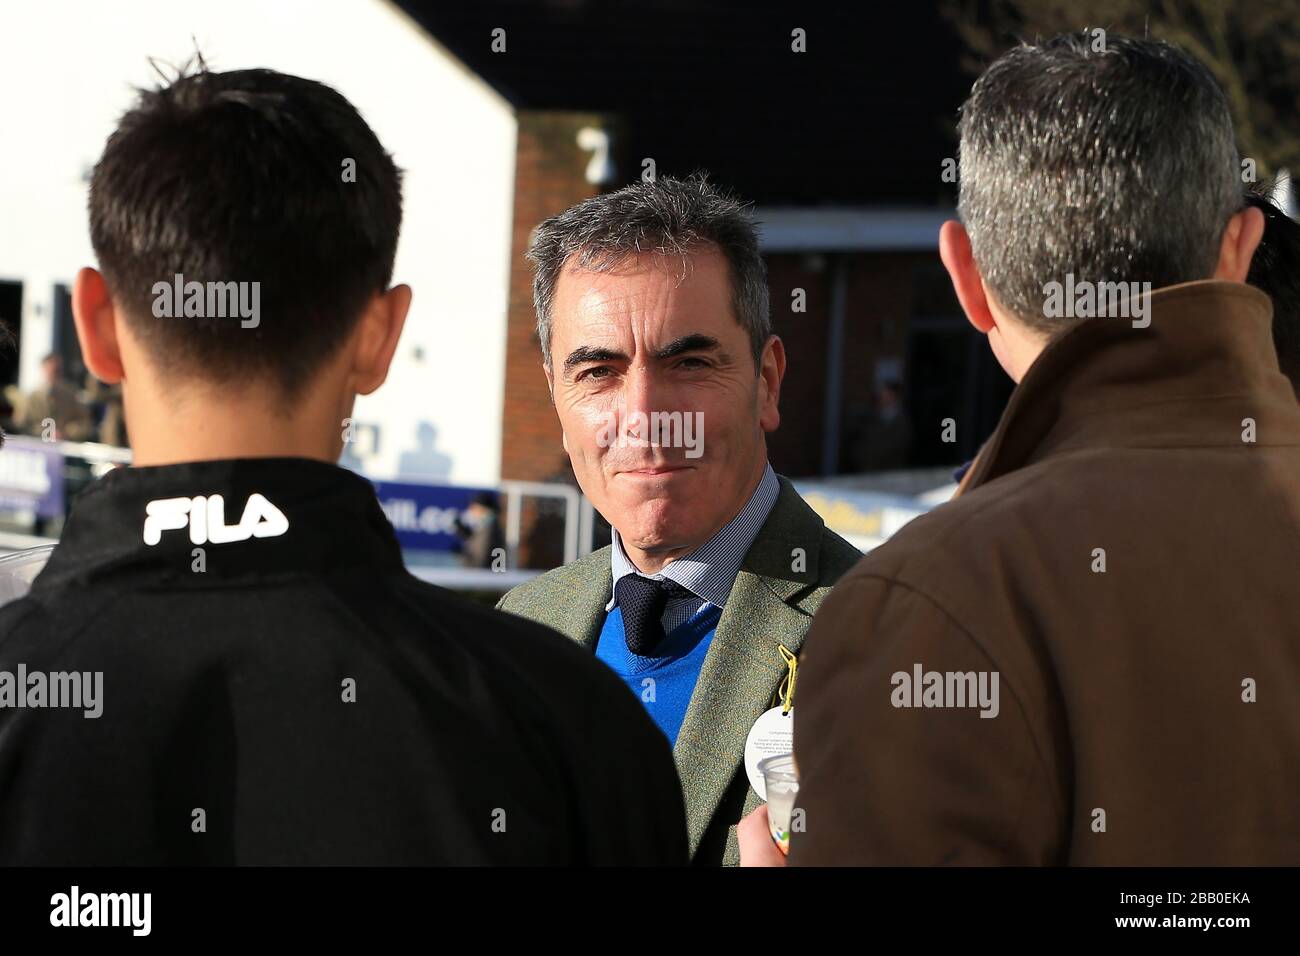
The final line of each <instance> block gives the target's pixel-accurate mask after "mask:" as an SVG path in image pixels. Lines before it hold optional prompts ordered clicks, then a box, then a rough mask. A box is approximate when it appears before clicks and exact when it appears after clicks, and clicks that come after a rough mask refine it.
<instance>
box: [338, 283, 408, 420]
mask: <svg viewBox="0 0 1300 956" xmlns="http://www.w3.org/2000/svg"><path fill="white" fill-rule="evenodd" d="M410 310H411V287H410V286H409V285H397V286H393V288H391V289H389V290H388V291H387V292H384V293H382V294H380V295H376V296H375V297H374V298H373V299H371V300H370V304H369V305H368V306H367V307H366V311H365V313H364V314H363V315H362V316H361V321H360V322H358V323H357V328H356V331H355V332H354V333H353V351H352V381H353V388H354V389H355V391H356V393H357V394H358V395H369V394H370V393H371V392H373V391H374V390H375V389H377V388H379V386H380V385H383V384H384V381H385V380H386V379H387V378H388V369H389V366H391V365H392V364H393V355H394V354H396V352H397V340H398V339H400V338H401V337H402V328H403V327H404V326H405V325H406V315H407V313H408V312H409V311H410Z"/></svg>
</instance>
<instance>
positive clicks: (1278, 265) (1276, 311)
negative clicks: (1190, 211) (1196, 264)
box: [1246, 193, 1300, 397]
mask: <svg viewBox="0 0 1300 956" xmlns="http://www.w3.org/2000/svg"><path fill="white" fill-rule="evenodd" d="M1246 202H1247V204H1249V205H1251V206H1254V207H1255V208H1256V209H1258V210H1259V211H1260V212H1262V213H1263V214H1264V238H1263V239H1261V240H1260V243H1259V248H1258V249H1256V250H1255V257H1254V258H1253V259H1251V260H1250V274H1249V275H1247V276H1246V281H1247V282H1249V283H1250V284H1251V285H1253V286H1255V287H1256V288H1257V289H1260V290H1261V291H1263V292H1266V293H1268V296H1269V298H1270V299H1272V300H1273V345H1274V346H1275V347H1276V348H1277V360H1278V365H1279V366H1281V368H1282V373H1283V374H1284V375H1286V377H1287V378H1289V379H1291V385H1292V387H1293V388H1294V389H1295V393H1296V396H1297V397H1300V223H1298V222H1296V221H1295V220H1294V219H1292V218H1291V217H1290V216H1288V215H1287V214H1286V213H1284V212H1283V211H1282V210H1281V209H1279V208H1278V207H1277V206H1275V205H1273V203H1272V202H1270V201H1269V200H1268V199H1267V198H1265V197H1264V196H1261V195H1259V194H1258V193H1248V194H1247V195H1246Z"/></svg>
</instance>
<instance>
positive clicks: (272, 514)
mask: <svg viewBox="0 0 1300 956" xmlns="http://www.w3.org/2000/svg"><path fill="white" fill-rule="evenodd" d="M144 513H145V519H144V543H145V544H149V545H154V544H157V543H158V542H159V541H161V540H162V533H163V532H164V531H179V530H180V529H181V528H185V527H188V528H189V529H190V540H191V541H193V542H194V543H195V544H207V543H208V542H209V541H211V542H212V543H213V544H228V543H230V542H232V541H245V540H247V539H248V538H274V537H278V536H279V535H282V534H284V533H285V532H286V531H288V530H289V519H288V518H286V517H285V516H284V512H283V511H281V510H280V509H279V508H277V507H276V506H275V505H273V504H271V502H269V501H267V500H266V498H265V497H264V496H262V495H259V494H257V493H256V492H254V493H253V494H251V495H249V496H248V502H247V504H245V505H244V516H243V517H242V518H240V519H239V524H234V525H227V524H226V499H225V498H223V497H222V496H221V495H209V496H207V497H204V496H203V495H197V496H195V497H193V498H159V499H157V500H156V501H151V502H149V503H148V504H147V505H145V506H144Z"/></svg>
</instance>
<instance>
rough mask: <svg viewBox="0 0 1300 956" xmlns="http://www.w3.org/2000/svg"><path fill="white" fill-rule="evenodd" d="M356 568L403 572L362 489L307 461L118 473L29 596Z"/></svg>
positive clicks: (97, 492) (366, 488) (75, 514)
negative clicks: (88, 586) (78, 585)
mask: <svg viewBox="0 0 1300 956" xmlns="http://www.w3.org/2000/svg"><path fill="white" fill-rule="evenodd" d="M218 495H219V496H220V497H221V501H220V502H219V503H218V505H219V507H218V506H217V505H214V504H213V500H212V499H213V497H214V496H218ZM200 497H202V499H203V500H202V501H199V502H198V503H197V504H196V499H198V498H200ZM195 512H199V514H196V513H195ZM146 522H148V527H146ZM197 548H202V549H203V555H202V565H203V567H202V573H199V571H200V568H199V567H198V566H197V562H199V560H200V559H199V556H198V555H197V554H195V549H197ZM363 567H370V568H374V569H383V568H394V569H397V568H401V567H402V553H401V548H400V547H399V546H398V543H397V538H396V536H395V535H394V533H393V528H392V525H391V524H389V522H388V519H387V518H386V517H385V515H384V512H383V509H381V508H380V507H379V502H378V501H377V500H376V498H375V492H374V487H373V486H372V485H371V484H370V482H368V481H367V480H366V479H364V478H362V477H361V476H359V475H357V474H354V473H353V472H350V471H348V470H346V469H344V468H340V467H338V466H337V465H331V464H327V463H325V462H320V461H313V460H310V459H306V458H242V459H225V460H219V461H197V462H185V463H183V464H177V465H159V466H149V467H142V468H118V469H115V470H114V471H111V472H109V473H108V474H107V475H105V476H104V477H102V478H100V479H99V480H97V481H95V482H94V483H93V484H91V485H90V486H89V487H87V488H86V489H85V491H83V492H82V493H81V494H80V495H78V496H77V498H76V500H75V501H74V502H73V506H72V511H71V514H70V516H69V517H68V521H67V524H66V526H65V527H64V530H63V535H62V537H61V539H60V542H59V545H58V547H57V548H55V550H54V553H53V554H52V555H51V557H50V561H49V564H47V565H46V567H45V569H44V570H43V571H42V572H41V574H40V576H39V577H38V578H37V579H36V582H35V583H34V585H33V588H34V589H36V588H40V587H42V586H50V585H54V584H60V583H67V582H70V581H77V582H85V581H88V580H91V579H94V578H99V577H103V576H104V575H107V574H119V573H133V572H142V573H145V574H146V575H148V576H150V578H151V579H152V580H159V581H162V580H172V579H174V580H175V582H176V583H182V582H183V583H184V584H185V585H186V586H193V587H202V586H204V585H205V584H209V583H211V584H216V583H219V582H229V581H230V580H231V579H232V578H242V577H248V576H250V575H251V576H262V577H264V576H266V575H276V574H292V573H295V572H317V573H325V572H336V571H347V570H349V569H360V568H363Z"/></svg>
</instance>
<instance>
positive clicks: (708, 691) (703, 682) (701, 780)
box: [673, 479, 823, 856]
mask: <svg viewBox="0 0 1300 956" xmlns="http://www.w3.org/2000/svg"><path fill="white" fill-rule="evenodd" d="M822 530H823V524H822V521H821V519H820V518H819V517H818V516H817V514H816V513H815V512H814V511H813V510H812V509H811V508H809V507H808V506H807V504H805V503H804V501H803V499H801V498H800V497H799V496H798V493H797V492H795V490H794V488H793V487H792V486H791V485H790V484H789V482H787V481H785V479H782V480H781V494H780V496H779V497H778V498H777V502H776V504H775V505H773V507H772V513H771V514H770V515H769V516H768V519H767V521H766V522H765V523H764V525H763V528H762V530H761V531H760V532H759V535H758V537H757V538H756V539H755V540H754V544H753V545H752V546H751V547H750V549H749V553H748V554H747V555H746V556H745V562H744V565H743V566H742V568H741V570H740V573H739V574H738V575H737V576H736V582H735V584H734V585H733V586H732V589H731V594H730V596H729V597H728V599H727V606H726V607H725V608H724V609H723V612H722V617H721V619H720V620H719V621H718V628H717V631H716V633H715V634H714V636H713V642H712V644H711V645H710V646H709V650H708V653H707V654H706V655H705V658H704V665H703V667H702V668H701V670H700V677H699V680H698V682H697V683H696V685H695V692H694V693H693V694H692V696H691V701H690V704H689V705H688V707H687V709H686V716H685V718H684V719H683V721H682V726H681V730H680V731H679V732H678V735H677V743H676V745H675V746H674V748H673V756H674V758H675V760H676V762H677V771H678V774H679V775H680V776H681V779H682V789H683V793H684V795H685V798H686V823H687V830H688V831H689V836H690V849H691V855H692V856H694V855H695V852H696V850H697V849H698V848H699V845H700V842H701V840H702V839H703V838H704V834H705V832H706V831H707V830H708V828H709V824H710V822H711V821H712V820H713V816H714V814H715V813H716V812H717V810H718V805H719V804H720V803H721V801H722V799H723V796H724V795H725V793H726V791H727V788H728V787H729V786H730V784H731V782H732V780H734V779H735V776H736V773H737V771H739V770H740V768H741V765H742V763H743V761H744V754H745V738H746V737H747V736H748V734H749V730H750V728H751V727H752V726H753V725H754V721H756V720H757V719H758V718H759V716H761V715H762V713H763V712H764V711H765V710H767V709H768V707H769V706H771V705H772V704H773V703H774V697H775V695H776V692H777V689H778V688H779V686H780V684H781V681H782V680H783V679H784V677H785V674H786V665H785V663H784V662H783V661H782V658H781V654H780V651H778V649H777V648H778V646H779V645H781V644H784V645H785V646H786V647H787V648H788V649H789V650H790V651H791V652H793V653H798V651H799V648H800V647H801V646H802V644H803V638H804V634H805V633H806V632H807V630H808V626H809V624H811V622H812V616H811V615H810V614H809V613H807V612H806V611H804V610H802V609H801V608H799V607H798V606H796V605H797V601H798V599H799V598H800V597H801V596H802V595H804V594H806V593H807V592H808V591H809V590H810V589H813V588H816V587H817V585H818V570H817V561H818V554H819V550H820V544H821V536H822ZM796 548H798V549H802V551H803V552H804V554H803V556H802V560H801V559H800V556H799V555H797V554H794V553H792V551H793V549H796ZM792 566H793V567H797V568H798V569H799V570H797V571H796V570H793V569H792Z"/></svg>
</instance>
